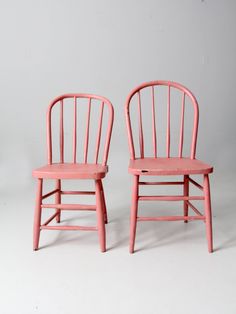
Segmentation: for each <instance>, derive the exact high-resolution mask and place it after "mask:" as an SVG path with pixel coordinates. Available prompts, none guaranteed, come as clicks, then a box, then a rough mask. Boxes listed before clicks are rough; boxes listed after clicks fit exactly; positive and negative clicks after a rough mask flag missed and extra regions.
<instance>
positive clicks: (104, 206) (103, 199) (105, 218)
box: [99, 180, 108, 224]
mask: <svg viewBox="0 0 236 314" xmlns="http://www.w3.org/2000/svg"><path fill="white" fill-rule="evenodd" d="M99 184H100V190H101V198H102V208H103V213H104V222H105V224H107V223H108V218H107V207H106V200H105V194H104V190H103V184H102V180H99Z"/></svg>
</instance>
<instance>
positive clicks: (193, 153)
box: [125, 81, 199, 160]
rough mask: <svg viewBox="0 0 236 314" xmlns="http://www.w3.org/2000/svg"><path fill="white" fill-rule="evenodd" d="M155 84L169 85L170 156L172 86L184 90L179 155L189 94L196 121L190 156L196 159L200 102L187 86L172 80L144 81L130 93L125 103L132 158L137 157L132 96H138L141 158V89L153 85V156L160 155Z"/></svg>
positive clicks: (168, 149) (168, 142)
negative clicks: (132, 121) (132, 117)
mask: <svg viewBox="0 0 236 314" xmlns="http://www.w3.org/2000/svg"><path fill="white" fill-rule="evenodd" d="M155 86H167V88H168V91H167V127H166V157H167V158H169V157H170V145H171V138H170V127H171V121H170V110H171V97H170V92H171V88H176V89H178V90H180V91H181V92H182V108H181V122H180V136H179V157H182V151H183V140H184V110H185V98H186V97H185V96H186V95H187V96H189V98H190V100H191V102H192V105H193V109H194V121H193V131H192V140H191V150H190V158H191V159H195V156H196V145H197V133H198V122H199V109H198V102H197V100H196V98H195V96H194V95H193V94H192V92H191V91H190V90H189V89H188V88H186V87H185V86H183V85H181V84H179V83H176V82H171V81H151V82H147V83H143V84H141V85H139V86H138V87H136V88H135V89H133V90H132V91H131V93H130V94H129V95H128V97H127V100H126V104H125V118H126V126H127V132H128V143H129V150H130V159H131V160H133V159H135V158H136V152H135V147H134V140H133V131H132V127H131V118H130V103H131V100H132V98H133V97H134V96H135V95H136V94H137V96H138V101H137V103H138V128H139V148H140V158H144V157H145V152H144V150H145V149H144V144H145V141H144V136H143V124H142V110H141V90H142V89H145V88H149V87H151V101H152V104H151V105H152V110H151V112H152V142H153V156H154V158H156V157H157V155H158V149H157V137H156V120H155V96H154V87H155Z"/></svg>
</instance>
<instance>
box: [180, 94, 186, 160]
mask: <svg viewBox="0 0 236 314" xmlns="http://www.w3.org/2000/svg"><path fill="white" fill-rule="evenodd" d="M184 109H185V93H183V97H182V109H181V119H180V137H179V157H180V158H182V154H183V141H184Z"/></svg>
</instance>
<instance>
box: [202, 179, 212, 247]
mask: <svg viewBox="0 0 236 314" xmlns="http://www.w3.org/2000/svg"><path fill="white" fill-rule="evenodd" d="M203 188H204V197H205V217H206V233H207V242H208V251H209V253H212V252H213V239H212V214H211V194H210V183H209V176H208V175H207V174H205V175H204V182H203Z"/></svg>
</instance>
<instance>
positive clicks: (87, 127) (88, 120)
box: [84, 98, 91, 163]
mask: <svg viewBox="0 0 236 314" xmlns="http://www.w3.org/2000/svg"><path fill="white" fill-rule="evenodd" d="M90 112H91V98H89V103H88V114H87V125H86V131H85V134H86V135H85V141H84V163H87V157H88V143H89V125H90Z"/></svg>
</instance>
